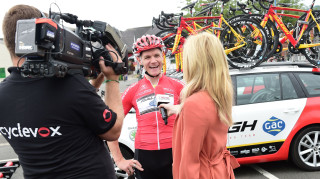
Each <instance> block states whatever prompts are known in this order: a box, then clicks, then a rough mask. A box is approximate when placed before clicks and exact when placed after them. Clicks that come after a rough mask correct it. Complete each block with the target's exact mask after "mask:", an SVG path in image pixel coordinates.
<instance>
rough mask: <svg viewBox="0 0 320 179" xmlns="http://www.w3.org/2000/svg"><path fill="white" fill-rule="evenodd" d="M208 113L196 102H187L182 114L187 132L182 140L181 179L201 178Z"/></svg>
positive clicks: (184, 128)
mask: <svg viewBox="0 0 320 179" xmlns="http://www.w3.org/2000/svg"><path fill="white" fill-rule="evenodd" d="M206 113H207V112H206V111H204V110H202V108H201V105H199V103H198V102H196V101H186V102H185V104H184V106H183V111H182V112H181V113H180V115H182V120H183V121H182V125H183V130H184V131H185V132H183V134H182V139H181V140H182V141H181V142H182V145H181V156H182V157H181V161H180V167H179V171H178V172H179V173H180V178H199V172H200V152H201V149H202V147H203V142H204V139H205V137H206V135H207V130H208V122H207V121H206V119H205V118H204V115H205V114H206Z"/></svg>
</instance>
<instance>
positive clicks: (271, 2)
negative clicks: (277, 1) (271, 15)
mask: <svg viewBox="0 0 320 179" xmlns="http://www.w3.org/2000/svg"><path fill="white" fill-rule="evenodd" d="M262 1H265V2H267V3H269V5H268V7H267V6H265V5H264V4H263V3H262ZM273 1H274V0H259V4H260V6H261V7H262V8H263V9H266V10H269V7H270V5H271V4H273Z"/></svg>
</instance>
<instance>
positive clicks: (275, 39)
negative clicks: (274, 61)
mask: <svg viewBox="0 0 320 179" xmlns="http://www.w3.org/2000/svg"><path fill="white" fill-rule="evenodd" d="M245 17H246V18H248V19H255V20H256V21H257V22H258V23H259V24H261V21H262V19H263V17H264V16H263V15H261V14H248V15H246V16H245ZM264 30H265V31H266V33H267V39H268V47H267V50H268V51H267V54H266V56H265V61H266V60H268V59H269V58H270V57H272V56H273V55H274V54H275V53H276V50H277V49H278V45H279V43H280V42H279V31H278V30H277V27H276V25H275V24H274V23H273V22H271V20H270V19H269V20H268V21H267V24H266V26H265V27H264ZM272 33H273V34H272Z"/></svg>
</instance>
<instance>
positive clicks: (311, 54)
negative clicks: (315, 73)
mask: <svg viewBox="0 0 320 179" xmlns="http://www.w3.org/2000/svg"><path fill="white" fill-rule="evenodd" d="M313 28H315V30H313ZM312 30H313V31H312ZM311 31H312V33H311V35H312V39H315V38H314V37H315V35H314V34H315V33H316V37H317V39H318V40H319V41H318V42H316V43H320V32H319V30H318V28H317V24H316V23H315V22H313V23H311V24H310V25H309V26H308V28H307V30H306V31H305V32H304V34H303V37H302V39H301V41H302V43H303V44H311V42H310V38H309V37H310V32H311ZM300 51H301V53H302V54H303V55H304V56H305V57H306V59H307V60H308V61H309V62H310V63H311V64H313V65H316V66H319V65H320V46H316V47H310V48H305V49H300Z"/></svg>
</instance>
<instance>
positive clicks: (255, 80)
mask: <svg viewBox="0 0 320 179" xmlns="http://www.w3.org/2000/svg"><path fill="white" fill-rule="evenodd" d="M236 80H237V82H236V84H237V89H236V94H237V96H236V103H237V105H241V104H252V103H262V102H270V101H276V100H280V99H281V91H280V79H279V74H255V75H241V76H237V77H236Z"/></svg>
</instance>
